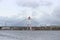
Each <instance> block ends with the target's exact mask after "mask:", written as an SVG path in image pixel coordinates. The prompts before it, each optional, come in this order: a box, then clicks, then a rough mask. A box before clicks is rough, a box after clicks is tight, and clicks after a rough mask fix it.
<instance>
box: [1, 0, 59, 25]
mask: <svg viewBox="0 0 60 40" xmlns="http://www.w3.org/2000/svg"><path fill="white" fill-rule="evenodd" d="M28 16H30V17H31V25H35V26H40V25H60V18H59V17H60V0H0V25H1V26H3V25H8V26H10V25H12V26H13V25H15V26H18V25H19V26H22V25H27V22H28V21H27V17H28Z"/></svg>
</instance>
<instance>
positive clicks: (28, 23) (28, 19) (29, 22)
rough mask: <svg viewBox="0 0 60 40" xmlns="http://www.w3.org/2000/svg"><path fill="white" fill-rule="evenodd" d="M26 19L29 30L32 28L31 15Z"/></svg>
mask: <svg viewBox="0 0 60 40" xmlns="http://www.w3.org/2000/svg"><path fill="white" fill-rule="evenodd" d="M27 21H28V22H27V26H28V27H30V30H32V26H31V17H30V16H28V18H27Z"/></svg>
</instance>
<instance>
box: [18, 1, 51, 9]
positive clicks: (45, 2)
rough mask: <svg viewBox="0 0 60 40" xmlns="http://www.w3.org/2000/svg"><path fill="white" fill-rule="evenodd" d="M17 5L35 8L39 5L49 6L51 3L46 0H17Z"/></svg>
mask: <svg viewBox="0 0 60 40" xmlns="http://www.w3.org/2000/svg"><path fill="white" fill-rule="evenodd" d="M17 5H18V6H22V7H32V8H36V7H39V6H51V5H52V3H51V2H48V1H41V0H39V2H37V1H36V0H35V1H33V2H29V1H25V0H23V1H19V2H17Z"/></svg>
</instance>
